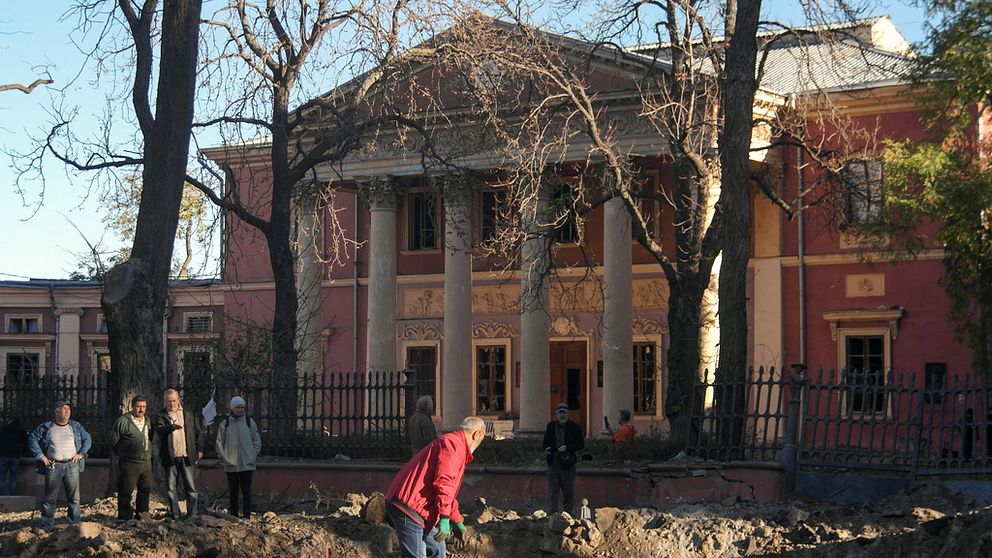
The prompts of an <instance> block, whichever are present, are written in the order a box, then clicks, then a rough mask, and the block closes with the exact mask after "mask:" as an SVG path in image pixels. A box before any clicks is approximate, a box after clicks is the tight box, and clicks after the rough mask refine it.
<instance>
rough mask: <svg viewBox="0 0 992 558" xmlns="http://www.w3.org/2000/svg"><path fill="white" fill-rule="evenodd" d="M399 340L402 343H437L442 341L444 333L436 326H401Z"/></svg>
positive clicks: (422, 324)
mask: <svg viewBox="0 0 992 558" xmlns="http://www.w3.org/2000/svg"><path fill="white" fill-rule="evenodd" d="M399 339H401V340H403V341H439V340H441V339H444V331H443V330H442V329H441V328H440V327H439V326H438V324H433V323H426V322H414V323H412V324H405V325H404V326H403V330H402V332H401V333H400V336H399Z"/></svg>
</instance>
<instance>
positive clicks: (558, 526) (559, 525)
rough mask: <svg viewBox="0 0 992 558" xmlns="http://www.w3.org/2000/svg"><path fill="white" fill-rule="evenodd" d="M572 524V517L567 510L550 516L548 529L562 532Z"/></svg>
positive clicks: (553, 531)
mask: <svg viewBox="0 0 992 558" xmlns="http://www.w3.org/2000/svg"><path fill="white" fill-rule="evenodd" d="M570 526H571V521H570V518H569V517H568V514H567V513H565V512H558V513H556V514H554V515H552V516H550V517H548V531H550V532H551V533H556V534H562V533H565V531H566V530H568V528H569V527H570Z"/></svg>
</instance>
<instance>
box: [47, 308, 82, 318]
mask: <svg viewBox="0 0 992 558" xmlns="http://www.w3.org/2000/svg"><path fill="white" fill-rule="evenodd" d="M52 313H53V314H54V315H55V316H56V317H61V316H62V315H65V314H75V315H77V316H80V317H82V315H83V309H82V308H76V307H72V306H59V307H57V308H55V311H54V312H52Z"/></svg>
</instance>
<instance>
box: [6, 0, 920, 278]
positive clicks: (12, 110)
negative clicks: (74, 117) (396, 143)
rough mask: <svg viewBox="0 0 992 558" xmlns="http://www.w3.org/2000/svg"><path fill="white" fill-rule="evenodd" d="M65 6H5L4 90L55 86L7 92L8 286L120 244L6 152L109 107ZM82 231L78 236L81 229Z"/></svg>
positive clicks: (81, 206)
mask: <svg viewBox="0 0 992 558" xmlns="http://www.w3.org/2000/svg"><path fill="white" fill-rule="evenodd" d="M67 4H68V2H64V1H63V0H30V1H24V0H0V8H2V9H0V84H6V83H21V84H29V83H31V82H32V81H34V80H35V79H36V78H37V77H43V73H44V72H46V71H47V72H48V73H49V74H50V76H51V78H52V79H53V80H54V81H55V83H54V84H52V85H51V86H43V87H39V88H37V89H35V90H34V92H32V93H31V94H29V95H25V94H23V93H21V92H19V91H7V92H0V281H2V280H22V279H28V278H49V279H62V278H66V277H68V275H69V274H70V273H72V272H73V271H76V270H77V268H78V264H77V262H78V261H79V256H80V254H85V253H87V252H88V248H87V241H88V242H89V243H91V244H97V243H101V242H102V243H103V244H104V245H105V246H106V247H114V246H116V245H117V242H116V239H115V238H114V235H113V234H112V233H110V232H107V231H106V230H105V226H104V224H103V220H102V218H103V215H104V213H103V212H102V211H101V208H100V204H99V203H98V196H97V195H96V193H95V192H88V191H87V185H88V180H86V178H85V177H80V176H78V175H73V174H71V173H68V172H67V171H66V169H65V168H64V167H62V166H59V165H57V164H54V163H53V164H50V165H48V166H47V167H46V169H45V171H46V176H47V179H48V180H47V184H46V186H45V189H44V194H43V195H42V187H41V184H40V183H39V182H38V181H31V182H26V183H24V184H22V187H23V188H24V195H23V196H22V195H19V194H18V193H17V192H15V189H14V180H15V178H16V175H15V171H14V169H13V168H12V162H11V158H10V157H9V156H8V155H5V153H8V152H12V151H13V152H17V153H25V152H28V151H30V150H31V149H32V142H31V138H32V137H37V136H38V134H39V133H41V132H42V131H43V129H44V126H45V123H46V122H48V121H49V120H50V117H49V108H48V107H50V106H51V104H52V102H53V100H54V99H57V98H58V90H59V89H61V88H65V89H66V91H67V93H68V97H69V98H70V99H71V100H72V101H73V102H74V103H75V104H78V105H79V107H80V114H81V115H82V117H83V118H84V119H87V117H91V116H92V115H97V114H99V113H101V112H102V111H103V110H104V108H105V101H104V98H103V95H102V94H101V93H100V92H99V91H98V90H96V89H95V87H94V86H93V85H92V84H91V82H90V80H89V79H88V78H89V76H88V74H87V73H85V72H86V71H87V70H84V71H83V73H82V74H81V73H80V70H81V68H82V66H83V57H82V55H81V54H80V53H79V50H78V48H77V47H76V46H74V45H73V43H72V41H71V37H70V33H71V31H72V30H73V28H74V27H75V22H74V21H66V20H62V19H61V18H62V15H63V12H64V10H65V6H66V5H67ZM795 4H796V3H795V2H794V0H793V1H787V0H773V1H771V2H767V1H766V6H767V7H766V11H767V12H768V15H769V18H770V19H772V18H773V19H785V18H783V17H782V13H783V12H788V11H789V10H795V7H794V6H795ZM873 14H874V15H882V14H888V15H890V16H892V18H893V21H894V22H895V24H896V26H897V27H898V28H899V29H900V30H901V31H902V32H903V34H904V35H905V36H906V38H907V39H908V40H909V41H910V42H916V41H920V40H922V39H923V38H924V37H923V25H924V22H925V14H924V13H923V11H922V10H921V9H920V8H918V7H915V6H913V5H912V0H891V1H886V2H878V3H877V4H876V5H875V7H874V8H873ZM77 229H78V230H77Z"/></svg>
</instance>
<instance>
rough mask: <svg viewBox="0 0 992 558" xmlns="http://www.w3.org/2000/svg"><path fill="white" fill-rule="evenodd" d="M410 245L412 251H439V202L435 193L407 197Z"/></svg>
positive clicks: (412, 194) (410, 194) (413, 193)
mask: <svg viewBox="0 0 992 558" xmlns="http://www.w3.org/2000/svg"><path fill="white" fill-rule="evenodd" d="M407 206H408V215H407V217H408V231H407V232H408V235H407V236H408V244H407V247H408V248H409V249H410V250H435V249H437V235H438V226H437V200H436V196H435V195H434V192H411V193H409V194H408V195H407Z"/></svg>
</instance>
